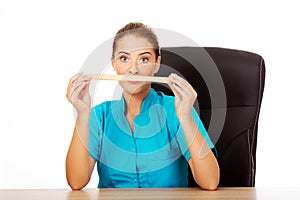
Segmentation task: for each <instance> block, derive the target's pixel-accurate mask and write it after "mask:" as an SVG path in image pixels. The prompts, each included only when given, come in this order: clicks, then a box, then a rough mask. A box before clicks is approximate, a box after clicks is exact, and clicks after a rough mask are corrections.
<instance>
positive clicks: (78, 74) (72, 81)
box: [69, 72, 83, 84]
mask: <svg viewBox="0 0 300 200" xmlns="http://www.w3.org/2000/svg"><path fill="white" fill-rule="evenodd" d="M82 74H83V73H82V72H79V73H77V74H75V75H74V76H72V77H71V78H70V81H69V83H70V84H72V83H74V82H75V81H76V79H78V77H79V76H81V75H82Z"/></svg>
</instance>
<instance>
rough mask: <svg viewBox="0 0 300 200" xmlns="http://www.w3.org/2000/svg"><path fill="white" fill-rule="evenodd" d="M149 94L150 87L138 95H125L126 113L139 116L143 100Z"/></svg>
mask: <svg viewBox="0 0 300 200" xmlns="http://www.w3.org/2000/svg"><path fill="white" fill-rule="evenodd" d="M149 92H150V87H149V88H147V89H145V90H144V91H143V92H141V93H138V94H129V93H124V99H125V102H126V113H127V114H128V113H130V114H131V115H132V114H133V115H137V114H139V113H140V109H141V105H142V103H143V100H144V99H145V97H146V96H147V95H148V94H149Z"/></svg>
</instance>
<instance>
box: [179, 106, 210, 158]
mask: <svg viewBox="0 0 300 200" xmlns="http://www.w3.org/2000/svg"><path fill="white" fill-rule="evenodd" d="M191 114H192V118H193V120H194V122H195V124H196V125H197V127H198V129H199V131H200V133H201V134H202V137H203V138H204V140H205V142H206V143H207V145H208V146H209V148H210V149H215V146H214V144H213V143H212V141H211V139H210V137H209V135H208V133H207V131H206V129H205V127H204V125H203V123H202V121H201V119H200V117H199V115H198V113H197V111H196V110H195V109H194V108H193V109H192V113H191ZM176 138H177V141H178V143H179V146H180V149H181V152H182V154H183V156H184V157H185V159H186V160H187V161H188V160H189V159H190V157H191V155H190V152H189V150H188V146H187V143H186V140H185V137H184V133H183V130H182V127H181V125H179V126H178V131H177V133H176Z"/></svg>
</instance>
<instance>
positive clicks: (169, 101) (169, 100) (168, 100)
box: [155, 91, 175, 109]
mask: <svg viewBox="0 0 300 200" xmlns="http://www.w3.org/2000/svg"><path fill="white" fill-rule="evenodd" d="M155 95H156V97H157V99H158V101H159V102H160V104H161V105H163V106H164V107H166V108H170V109H173V108H174V102H175V98H174V96H169V95H166V94H164V93H163V92H161V91H155Z"/></svg>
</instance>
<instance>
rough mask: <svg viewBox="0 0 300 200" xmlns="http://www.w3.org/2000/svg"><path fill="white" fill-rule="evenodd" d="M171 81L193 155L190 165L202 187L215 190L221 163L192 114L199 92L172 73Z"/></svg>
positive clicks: (178, 115) (180, 118)
mask: <svg viewBox="0 0 300 200" xmlns="http://www.w3.org/2000/svg"><path fill="white" fill-rule="evenodd" d="M170 82H171V83H170V87H171V89H172V91H173V93H174V95H175V107H176V114H177V117H178V119H179V121H180V124H181V126H182V129H183V133H184V137H185V140H186V143H187V144H188V149H189V152H190V155H191V159H190V160H189V165H190V167H191V170H192V173H193V177H194V179H195V181H196V183H197V184H198V185H199V186H200V187H201V188H203V189H207V190H215V189H216V188H217V186H218V184H219V177H220V172H219V165H218V162H217V160H216V158H215V156H214V155H213V153H212V152H211V150H210V148H209V147H208V145H207V143H206V142H205V140H204V138H203V136H202V134H201V133H200V131H199V129H198V127H197V125H196V124H195V122H194V120H193V118H192V116H191V111H192V107H193V104H194V102H195V100H196V97H197V94H196V92H195V90H194V89H193V87H192V86H191V85H190V84H189V83H188V82H187V81H185V80H184V79H182V78H181V77H179V76H177V75H175V74H172V75H170Z"/></svg>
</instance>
